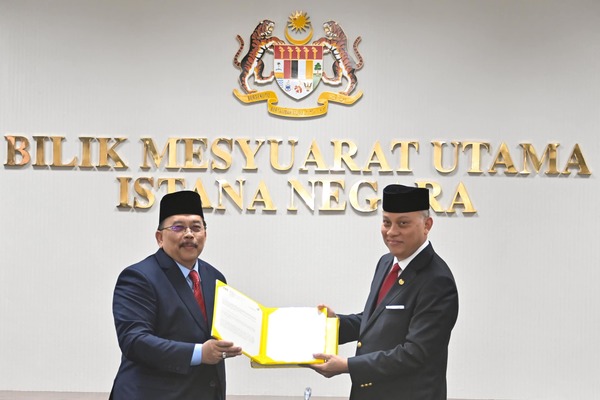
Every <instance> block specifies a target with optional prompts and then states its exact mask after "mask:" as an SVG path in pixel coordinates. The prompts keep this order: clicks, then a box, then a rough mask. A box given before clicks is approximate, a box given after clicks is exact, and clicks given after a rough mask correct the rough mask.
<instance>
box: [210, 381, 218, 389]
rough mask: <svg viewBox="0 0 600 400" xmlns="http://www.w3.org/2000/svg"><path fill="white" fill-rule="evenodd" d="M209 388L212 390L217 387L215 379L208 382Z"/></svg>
mask: <svg viewBox="0 0 600 400" xmlns="http://www.w3.org/2000/svg"><path fill="white" fill-rule="evenodd" d="M208 386H210V387H211V388H214V387H217V382H215V381H214V380H213V379H211V380H210V381H209V382H208Z"/></svg>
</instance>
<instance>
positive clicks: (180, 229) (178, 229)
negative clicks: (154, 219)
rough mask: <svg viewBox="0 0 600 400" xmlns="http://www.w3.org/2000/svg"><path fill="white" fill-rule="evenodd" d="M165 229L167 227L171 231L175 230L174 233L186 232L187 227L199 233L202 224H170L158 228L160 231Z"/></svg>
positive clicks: (202, 228)
mask: <svg viewBox="0 0 600 400" xmlns="http://www.w3.org/2000/svg"><path fill="white" fill-rule="evenodd" d="M165 229H168V230H170V231H171V232H175V233H181V232H187V230H188V229H189V230H190V231H192V232H193V233H200V232H202V231H203V230H204V226H202V225H192V226H185V225H171V226H165V227H163V228H160V229H159V231H162V230H165Z"/></svg>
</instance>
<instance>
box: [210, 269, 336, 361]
mask: <svg viewBox="0 0 600 400" xmlns="http://www.w3.org/2000/svg"><path fill="white" fill-rule="evenodd" d="M338 328H339V320H338V318H327V310H319V309H318V308H317V307H280V308H273V307H264V306H262V305H260V304H259V303H257V302H256V301H254V300H252V299H251V298H249V297H248V296H246V295H244V294H243V293H241V292H239V291H238V290H236V289H234V288H232V287H231V286H229V285H227V284H226V283H223V282H221V281H219V280H217V285H216V290H215V309H214V313H213V324H212V333H211V334H212V336H214V337H215V338H217V339H224V340H229V341H231V342H233V343H235V345H236V346H240V347H241V348H242V353H243V354H245V355H246V356H248V357H250V360H251V365H252V366H253V367H285V366H300V365H303V364H319V363H322V362H324V361H323V360H318V359H315V358H313V356H312V355H313V354H314V353H327V354H337V350H338Z"/></svg>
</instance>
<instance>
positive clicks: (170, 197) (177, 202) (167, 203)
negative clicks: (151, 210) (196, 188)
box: [158, 190, 204, 225]
mask: <svg viewBox="0 0 600 400" xmlns="http://www.w3.org/2000/svg"><path fill="white" fill-rule="evenodd" d="M181 214H192V215H199V216H201V217H202V219H204V213H203V212H202V201H201V200H200V195H199V194H198V193H196V192H193V191H191V190H183V191H181V192H174V193H169V194H166V195H165V196H164V197H163V198H162V200H161V201H160V217H159V219H158V224H159V225H160V224H161V223H162V222H163V221H164V220H165V219H166V218H168V217H170V216H171V215H181Z"/></svg>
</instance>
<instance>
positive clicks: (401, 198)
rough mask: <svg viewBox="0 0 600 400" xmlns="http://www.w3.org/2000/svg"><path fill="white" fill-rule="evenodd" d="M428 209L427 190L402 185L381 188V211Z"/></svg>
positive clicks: (395, 211)
mask: <svg viewBox="0 0 600 400" xmlns="http://www.w3.org/2000/svg"><path fill="white" fill-rule="evenodd" d="M428 209H429V190H427V189H423V188H417V187H409V186H404V185H388V186H386V187H385V188H384V189H383V211H387V212H392V213H405V212H411V211H421V210H428Z"/></svg>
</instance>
